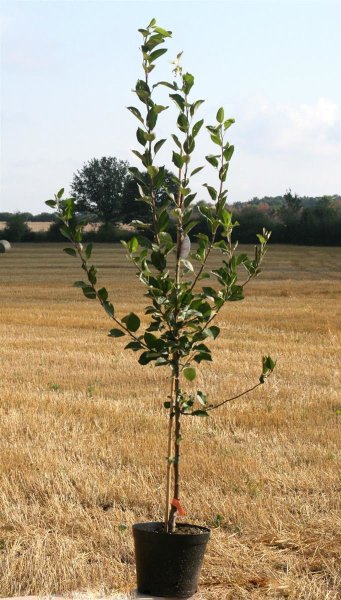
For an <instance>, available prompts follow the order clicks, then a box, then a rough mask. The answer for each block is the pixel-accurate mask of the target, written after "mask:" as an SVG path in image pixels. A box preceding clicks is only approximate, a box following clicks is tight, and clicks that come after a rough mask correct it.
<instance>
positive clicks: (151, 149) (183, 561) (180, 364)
mask: <svg viewBox="0 0 341 600" xmlns="http://www.w3.org/2000/svg"><path fill="white" fill-rule="evenodd" d="M139 32H140V33H141V34H142V37H143V42H142V46H141V51H142V66H143V78H141V79H139V80H138V81H137V83H136V86H135V89H134V92H135V94H136V97H137V99H138V100H139V101H140V103H141V105H142V109H141V110H139V109H138V108H136V107H135V106H130V107H128V108H129V111H130V112H131V113H132V114H133V115H134V116H135V117H136V119H137V120H138V128H137V132H136V137H137V140H138V143H139V145H140V147H139V150H133V152H134V154H135V155H136V156H137V157H138V158H139V160H140V161H141V163H142V170H141V171H140V170H139V169H137V168H131V169H130V171H131V173H132V175H133V177H134V178H135V180H136V181H137V184H138V190H139V201H142V202H145V203H146V204H147V206H148V209H149V214H150V221H149V222H142V221H135V227H136V228H137V231H138V233H137V235H134V236H133V237H132V238H131V239H130V240H129V241H128V242H122V243H123V245H124V247H125V248H126V251H127V253H128V256H129V258H130V259H131V261H132V262H133V264H134V265H135V267H136V270H137V276H138V278H139V280H140V282H141V284H142V285H144V286H145V289H146V294H145V295H146V296H147V298H148V305H147V306H146V308H145V314H146V315H147V317H148V321H149V323H148V325H147V327H145V328H143V327H142V326H141V320H140V318H139V316H138V315H137V314H135V313H130V314H127V315H125V316H123V317H119V316H118V315H117V313H116V311H115V307H114V304H113V303H112V302H111V301H110V299H109V294H108V291H107V289H106V288H105V287H100V286H98V284H97V269H96V267H95V266H94V265H93V264H91V253H92V245H91V244H88V245H86V246H83V244H82V228H83V225H82V223H81V222H79V219H78V215H77V211H76V206H75V201H74V198H63V195H64V190H63V189H62V190H60V191H59V192H58V194H56V196H55V198H54V200H48V201H47V204H48V205H49V206H50V207H52V208H54V209H56V212H57V215H58V217H59V219H60V221H61V231H62V233H63V234H64V235H65V237H66V238H67V239H69V240H70V241H71V242H72V247H69V248H65V250H64V251H65V252H66V253H67V254H69V255H71V256H74V257H78V258H79V259H80V262H81V267H82V269H83V271H84V275H85V277H84V280H82V281H76V282H75V283H74V285H75V286H76V287H79V288H81V290H82V292H83V294H84V296H85V297H86V298H88V299H90V300H98V301H99V302H100V304H101V305H102V307H103V309H104V310H105V311H106V313H107V315H108V316H109V318H110V319H111V320H112V321H113V323H114V327H113V329H111V331H110V333H109V335H110V336H111V337H113V338H117V337H122V336H125V337H126V338H127V344H126V346H125V347H126V348H127V349H129V350H132V351H133V352H136V353H137V356H138V362H139V363H140V364H141V365H148V364H149V363H153V364H154V365H155V366H156V367H164V368H167V369H168V370H169V371H170V390H169V395H168V396H167V397H166V398H165V399H164V408H165V410H166V412H167V415H168V439H167V440H166V441H165V445H166V446H167V467H166V478H165V506H164V518H163V521H160V522H157V523H138V524H135V525H134V526H133V534H134V540H135V551H136V566H137V584H138V589H139V591H141V592H144V593H149V594H153V595H157V596H165V597H167V596H168V597H169V596H175V597H179V598H185V597H189V596H191V595H192V594H194V593H195V592H196V590H197V586H198V580H199V573H200V568H201V563H202V560H203V555H204V551H205V546H206V544H207V541H208V539H209V535H210V531H209V529H207V528H206V527H201V526H197V525H191V524H184V523H178V522H177V517H178V516H182V515H183V514H184V510H183V507H182V506H181V477H180V455H181V423H182V420H183V419H184V418H188V417H195V418H203V417H208V416H209V415H210V413H211V411H213V410H215V409H217V408H218V407H221V406H223V405H224V404H226V403H227V402H230V401H231V400H234V399H236V398H239V397H241V396H243V395H244V394H247V393H248V392H250V391H252V390H253V389H255V388H256V387H258V386H260V385H262V384H263V383H264V382H265V380H266V378H267V377H269V375H270V374H271V373H272V371H273V369H274V367H275V363H274V361H273V360H272V358H271V357H270V356H263V359H262V369H261V373H260V377H259V381H257V383H256V384H255V385H253V386H252V387H251V388H250V389H248V390H245V391H242V392H240V393H239V394H237V395H236V396H234V397H232V398H227V399H221V400H218V401H217V402H216V403H210V402H209V401H208V399H207V397H206V394H205V391H203V390H196V391H195V392H193V386H194V385H195V384H193V382H194V381H195V378H196V368H197V366H198V365H200V366H201V363H203V362H205V361H211V360H212V351H211V342H212V341H213V340H215V339H216V338H217V337H218V335H219V333H220V329H219V327H218V326H217V325H216V324H214V322H215V320H216V318H217V316H218V314H219V312H220V310H221V309H222V307H223V306H224V304H225V303H226V302H235V301H240V300H243V298H244V290H245V287H246V285H247V283H248V282H249V281H250V280H251V279H252V278H254V277H256V276H257V275H258V274H259V273H260V266H261V263H262V260H263V257H264V254H265V252H266V245H267V242H268V240H269V237H270V233H269V232H268V231H266V230H263V232H262V234H259V235H258V236H257V237H258V243H257V245H256V246H255V253H254V256H253V257H252V258H250V257H249V256H248V255H247V254H245V253H239V252H237V243H235V242H233V241H232V235H233V232H234V229H235V227H236V226H237V225H238V223H237V222H235V221H233V218H232V214H231V212H229V211H228V210H227V208H226V203H227V190H226V189H225V182H226V178H227V174H228V169H229V164H230V160H231V158H232V155H233V151H234V147H233V146H232V145H230V144H229V142H228V141H227V140H226V132H227V131H228V129H229V128H230V126H231V125H232V124H233V123H234V119H230V118H226V117H225V114H224V110H223V108H219V110H218V111H217V114H216V121H215V123H214V124H213V125H208V126H207V127H206V129H207V130H208V133H209V135H210V138H211V141H212V143H213V147H214V152H213V153H212V154H209V155H208V156H206V161H207V162H208V164H209V166H210V168H211V167H213V169H215V171H216V176H217V186H216V187H214V186H212V185H209V184H205V186H206V188H207V191H208V194H209V196H210V199H211V202H210V203H209V204H206V205H200V207H199V211H200V213H201V215H202V217H203V218H204V220H205V223H206V230H207V233H205V234H204V233H198V234H197V235H196V236H195V240H196V244H195V246H194V249H193V250H192V252H191V249H190V246H191V241H190V235H189V234H190V232H191V230H192V229H193V228H194V227H195V226H196V225H197V221H195V220H194V219H193V208H194V206H195V204H194V202H195V197H196V194H195V193H193V192H192V190H191V187H190V185H191V178H192V177H194V176H195V174H196V173H198V172H199V171H200V170H201V169H202V168H203V167H197V168H194V169H191V166H190V165H191V161H192V156H193V152H194V150H195V144H196V138H197V135H198V134H199V131H200V130H201V128H202V126H203V124H204V122H203V119H199V120H197V119H196V117H195V115H196V112H197V110H198V109H199V107H200V105H201V104H202V102H203V100H192V99H191V98H190V96H191V92H192V88H193V84H194V77H193V75H191V74H190V73H186V72H183V69H182V67H181V66H180V63H179V59H180V55H178V57H177V60H176V61H175V63H174V71H173V72H174V81H158V82H156V83H154V84H152V83H151V81H150V77H151V75H150V74H151V72H152V71H153V69H154V68H155V62H156V61H157V59H158V58H159V57H160V56H161V55H162V54H164V53H165V52H166V51H167V50H166V48H164V47H160V46H162V45H163V44H164V42H165V41H166V39H167V38H169V37H170V36H171V32H170V31H167V30H165V29H162V28H161V27H158V25H157V23H156V21H155V19H153V20H152V21H151V22H150V23H149V25H148V26H147V27H146V28H143V29H140V30H139ZM158 86H166V87H167V88H169V90H170V93H169V97H170V99H171V100H173V101H174V103H175V106H176V109H177V116H176V125H177V133H176V134H175V133H174V134H172V136H171V137H172V139H173V142H174V150H173V152H172V161H173V164H174V167H175V168H176V175H174V177H173V178H172V181H171V185H170V184H169V176H168V177H167V178H166V173H167V171H166V169H165V167H164V166H157V164H156V156H157V153H158V151H159V150H160V148H161V146H162V145H163V144H164V143H165V141H166V140H165V139H158V138H157V135H156V125H157V122H158V119H159V116H160V114H161V113H162V112H163V111H164V110H166V108H168V107H166V106H163V105H161V104H158V103H157V102H156V101H155V100H154V95H155V93H156V88H157V87H158ZM166 179H167V181H166ZM160 191H162V192H163V193H162V194H160ZM160 197H161V198H162V199H161V200H160ZM145 229H150V230H151V231H152V236H150V235H149V236H148V235H146V234H145V232H144V230H145ZM174 230H175V234H174ZM192 233H193V232H192ZM214 252H215V253H218V254H219V255H220V265H219V267H218V268H215V269H210V268H209V267H208V259H209V257H210V255H211V254H213V253H214ZM241 271H242V272H243V274H241ZM210 280H211V281H210ZM213 281H214V283H212V282H213ZM210 284H211V285H210ZM186 382H190V384H191V385H190V386H188V385H186ZM188 387H189V388H190V389H187V388H188Z"/></svg>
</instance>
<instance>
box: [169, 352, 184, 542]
mask: <svg viewBox="0 0 341 600" xmlns="http://www.w3.org/2000/svg"><path fill="white" fill-rule="evenodd" d="M174 394H175V406H174V414H175V432H174V458H173V473H174V492H173V499H175V500H180V498H179V496H180V416H181V413H180V384H179V359H178V358H176V361H175V364H174ZM176 511H177V509H176V507H175V506H173V505H171V510H170V514H169V519H168V527H167V531H168V533H173V532H174V530H175V519H176Z"/></svg>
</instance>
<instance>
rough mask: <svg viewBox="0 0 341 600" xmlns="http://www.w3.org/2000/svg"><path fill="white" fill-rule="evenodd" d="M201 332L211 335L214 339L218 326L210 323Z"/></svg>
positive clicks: (217, 332)
mask: <svg viewBox="0 0 341 600" xmlns="http://www.w3.org/2000/svg"><path fill="white" fill-rule="evenodd" d="M203 333H204V334H205V336H206V337H211V338H213V339H214V340H215V339H216V338H217V337H218V335H219V333H220V328H219V327H217V326H216V325H212V326H211V327H206V328H205V329H204V330H203Z"/></svg>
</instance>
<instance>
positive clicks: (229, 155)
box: [223, 146, 234, 162]
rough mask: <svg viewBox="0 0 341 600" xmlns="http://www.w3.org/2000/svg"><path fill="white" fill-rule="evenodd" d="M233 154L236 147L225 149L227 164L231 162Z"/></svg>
mask: <svg viewBox="0 0 341 600" xmlns="http://www.w3.org/2000/svg"><path fill="white" fill-rule="evenodd" d="M233 153H234V146H229V147H228V148H225V150H224V152H223V154H224V158H225V160H226V161H227V162H228V161H229V160H231V158H232V155H233Z"/></svg>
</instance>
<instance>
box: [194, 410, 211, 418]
mask: <svg viewBox="0 0 341 600" xmlns="http://www.w3.org/2000/svg"><path fill="white" fill-rule="evenodd" d="M191 415H192V417H208V416H209V414H208V412H206V410H194V411H193V412H192V413H191Z"/></svg>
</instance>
